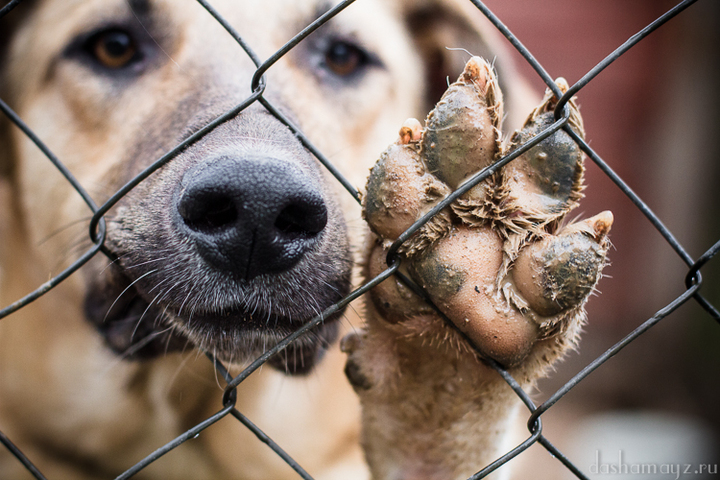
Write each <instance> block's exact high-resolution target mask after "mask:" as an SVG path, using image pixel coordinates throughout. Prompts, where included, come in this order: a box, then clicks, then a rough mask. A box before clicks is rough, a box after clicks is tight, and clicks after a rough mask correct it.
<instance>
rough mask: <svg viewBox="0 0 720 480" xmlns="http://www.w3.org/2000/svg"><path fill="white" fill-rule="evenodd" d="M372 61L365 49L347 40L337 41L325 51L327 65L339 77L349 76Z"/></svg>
mask: <svg viewBox="0 0 720 480" xmlns="http://www.w3.org/2000/svg"><path fill="white" fill-rule="evenodd" d="M368 63H370V59H369V57H368V54H367V53H365V51H364V50H363V49H362V48H360V47H358V46H357V45H353V44H352V43H349V42H345V41H335V42H333V43H332V44H330V46H329V47H328V49H327V51H326V52H325V65H326V66H327V68H328V69H329V70H330V71H331V72H333V73H334V74H335V75H337V76H339V77H348V76H350V75H352V74H354V73H356V72H358V71H360V70H361V69H362V68H363V67H365V66H366V65H368Z"/></svg>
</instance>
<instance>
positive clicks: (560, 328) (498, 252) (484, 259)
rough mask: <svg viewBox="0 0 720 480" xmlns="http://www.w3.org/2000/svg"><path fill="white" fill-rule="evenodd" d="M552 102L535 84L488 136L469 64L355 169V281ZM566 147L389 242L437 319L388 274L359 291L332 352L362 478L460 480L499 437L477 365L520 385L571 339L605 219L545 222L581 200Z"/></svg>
mask: <svg viewBox="0 0 720 480" xmlns="http://www.w3.org/2000/svg"><path fill="white" fill-rule="evenodd" d="M558 86H559V88H560V89H561V90H563V89H566V88H567V86H566V84H565V83H564V81H558ZM556 104H557V99H556V98H555V97H554V96H553V95H552V93H548V94H547V95H546V97H545V99H544V100H543V102H542V104H541V105H540V106H538V107H537V108H536V109H535V110H534V111H533V112H532V113H531V115H530V117H529V118H528V120H527V122H526V124H525V126H524V128H523V129H522V130H520V131H519V132H516V134H515V136H514V137H513V139H512V143H511V145H510V146H508V147H503V146H502V145H501V142H500V126H499V123H500V119H501V118H502V98H501V93H500V91H499V88H498V86H497V81H496V78H495V75H494V72H493V71H492V70H491V68H490V67H489V66H488V64H487V63H486V62H484V61H483V60H482V59H479V58H473V59H471V60H470V61H469V62H468V64H467V66H466V68H465V71H464V72H463V74H462V75H461V77H460V79H459V80H458V82H456V83H455V84H453V85H451V86H450V87H449V89H448V91H447V92H446V94H445V95H444V96H443V98H442V99H441V101H440V102H439V103H438V105H437V106H436V108H435V109H434V110H433V112H431V113H430V115H429V116H428V119H427V121H426V127H425V129H424V130H423V128H422V127H421V126H420V123H419V122H417V121H414V120H410V121H408V122H406V124H405V125H404V126H403V128H402V129H401V131H400V139H399V140H398V141H397V142H396V143H395V144H394V145H392V146H390V147H389V148H388V150H387V151H386V152H385V153H384V154H383V155H382V157H381V159H380V161H379V162H378V164H377V165H376V166H375V168H374V169H373V170H372V172H371V175H370V179H369V181H368V187H367V193H366V196H365V200H364V212H365V216H366V219H367V220H368V223H369V224H370V227H371V229H372V230H373V231H374V233H375V235H376V236H373V239H372V240H371V241H370V242H369V243H370V245H369V246H368V257H367V258H368V260H367V264H366V266H365V268H366V275H367V277H368V278H372V277H374V276H375V275H377V274H378V273H380V272H382V271H383V270H385V269H386V268H387V265H386V258H385V257H386V255H387V252H388V251H389V246H390V245H391V244H392V242H393V241H394V240H396V238H397V237H398V235H400V234H401V233H402V232H403V231H405V230H406V229H407V228H408V227H410V225H412V224H413V223H414V222H415V221H416V220H417V219H418V218H420V217H421V216H422V215H423V214H424V213H426V212H427V211H429V210H430V209H431V208H432V207H433V206H434V205H437V204H438V203H439V202H440V201H441V200H442V199H443V198H444V197H446V196H447V195H448V194H449V192H450V191H451V190H453V189H456V188H458V186H460V185H462V184H463V182H465V181H466V180H467V179H468V178H470V177H471V176H472V175H473V174H474V173H475V172H476V171H478V170H480V169H481V168H483V167H485V166H487V165H490V164H491V163H492V162H493V161H495V160H497V159H499V158H501V157H503V156H504V155H506V154H507V153H509V152H512V151H514V150H515V149H518V148H520V146H521V145H522V144H523V143H525V142H526V141H528V140H529V139H530V138H532V137H533V136H535V135H536V134H538V133H540V132H542V131H543V130H544V129H545V128H546V127H548V126H549V125H551V124H552V123H553V122H554V118H553V113H552V111H553V109H554V107H555V105H556ZM568 108H569V109H570V118H569V121H568V125H569V126H570V127H571V128H572V129H573V131H574V132H575V133H577V134H578V135H581V136H582V135H584V132H583V127H582V120H581V119H580V116H579V112H578V109H577V106H576V105H575V102H574V101H571V102H569V104H568ZM582 157H583V154H582V152H581V151H580V149H579V148H578V147H577V145H576V144H575V142H574V141H573V140H572V139H571V137H570V136H569V135H568V134H567V133H566V132H564V131H562V130H559V131H557V132H556V133H554V134H552V135H551V136H549V137H548V138H546V139H545V140H543V141H542V142H541V143H539V144H538V145H537V146H535V147H533V148H532V149H530V150H529V151H527V152H525V153H523V154H522V155H520V156H519V157H518V158H517V159H516V160H515V161H513V162H511V163H510V164H508V165H507V166H505V167H504V168H503V169H502V170H501V171H499V172H496V173H494V174H493V175H492V176H490V177H488V178H487V179H485V180H484V181H482V182H480V183H478V184H477V185H476V186H475V187H473V188H472V189H470V190H469V191H467V193H465V194H464V195H462V196H461V197H459V198H458V199H457V200H455V201H454V202H453V203H452V204H451V205H450V206H448V207H446V208H445V209H443V210H442V211H441V212H440V213H439V214H438V215H436V216H435V217H434V218H433V219H432V220H431V221H430V222H428V223H427V224H425V226H423V227H422V228H420V229H419V230H418V231H417V232H416V233H415V234H414V235H413V236H412V237H411V238H410V239H409V240H408V241H406V242H404V243H403V245H402V247H401V248H400V250H399V260H400V261H401V262H402V263H401V265H402V266H401V267H400V271H401V272H403V273H405V274H406V275H407V276H409V277H411V278H412V279H413V280H414V281H415V282H416V283H417V284H419V285H420V286H421V287H422V288H423V289H424V290H425V291H426V292H427V295H428V296H429V298H430V299H431V300H432V302H433V303H434V304H435V305H436V306H437V307H438V308H439V310H440V311H442V313H443V314H444V315H445V316H446V317H447V320H443V319H442V317H441V316H440V315H439V314H438V313H437V312H436V311H435V310H434V309H433V308H431V307H430V306H428V304H427V303H425V302H424V301H423V300H421V299H420V297H418V296H417V295H416V294H415V293H414V292H413V291H412V290H411V289H409V288H408V287H407V286H405V285H404V284H403V283H402V282H401V281H399V280H398V279H397V278H396V277H390V278H388V279H387V280H385V281H384V282H383V283H381V284H380V285H379V286H378V287H376V288H375V289H374V290H373V291H371V292H370V294H369V297H370V301H368V305H367V309H368V315H367V324H366V326H365V328H364V329H363V330H362V331H361V332H359V333H356V334H352V335H351V336H348V337H346V338H345V339H344V341H343V345H342V347H343V349H344V351H345V352H347V353H348V355H349V357H348V362H347V366H346V374H347V376H348V378H349V380H350V382H351V383H352V384H353V386H354V388H355V390H356V392H357V393H358V395H359V397H360V400H361V402H362V406H363V429H364V430H363V445H364V448H365V451H366V455H367V459H368V462H369V464H370V467H371V469H372V472H373V476H374V478H375V479H376V480H380V479H383V480H386V479H388V480H389V479H392V480H436V479H437V480H440V479H444V480H447V479H464V478H468V477H470V476H471V475H473V474H474V473H476V472H477V471H479V470H481V469H482V468H483V467H485V466H486V465H488V464H489V463H490V462H492V461H493V460H495V459H496V458H498V457H499V456H500V455H502V454H503V453H504V452H505V451H507V450H509V448H511V447H512V445H511V444H509V443H508V441H509V438H508V431H509V429H510V424H511V423H512V422H513V417H514V415H513V413H514V411H515V410H516V409H517V407H518V406H519V399H518V397H517V395H516V394H515V393H514V392H513V391H512V389H511V388H510V387H509V386H508V385H507V384H506V382H505V381H504V380H503V379H502V378H501V376H500V375H499V374H498V373H497V372H496V371H495V370H494V369H493V368H491V367H490V366H488V365H487V364H486V363H485V361H484V360H486V359H492V360H493V361H496V362H498V363H499V364H501V365H502V366H504V367H505V368H507V369H508V370H509V372H510V373H511V374H512V375H513V376H514V378H515V379H516V380H517V381H518V382H519V383H520V384H521V385H522V386H523V387H524V388H531V387H532V385H533V383H534V382H535V380H536V379H538V378H539V377H541V376H542V375H544V374H545V373H546V372H547V371H548V370H549V368H550V366H551V365H552V364H553V362H554V361H556V360H557V359H558V358H560V357H561V356H562V355H563V354H564V353H565V352H566V351H567V350H568V349H571V348H573V347H574V346H575V345H576V342H577V337H578V333H579V330H580V327H581V325H582V323H583V321H584V319H585V313H584V308H583V306H584V304H585V301H586V299H587V297H588V295H589V294H590V293H591V292H592V291H593V289H594V286H595V284H596V282H597V280H598V279H599V277H600V271H601V269H602V267H603V266H604V264H605V254H606V252H607V248H608V244H609V242H608V240H607V233H608V231H609V229H610V226H611V224H612V215H611V214H610V212H603V213H601V214H599V215H597V216H595V217H593V218H590V219H587V220H584V221H581V222H578V223H570V224H568V225H564V226H563V225H562V224H561V222H562V219H563V217H564V216H565V214H566V213H567V212H568V211H569V210H571V209H572V208H574V207H575V206H577V203H578V200H579V199H580V197H581V194H580V191H581V190H582V176H583V175H582V174H583V165H582V160H583V158H582ZM504 470H506V469H504Z"/></svg>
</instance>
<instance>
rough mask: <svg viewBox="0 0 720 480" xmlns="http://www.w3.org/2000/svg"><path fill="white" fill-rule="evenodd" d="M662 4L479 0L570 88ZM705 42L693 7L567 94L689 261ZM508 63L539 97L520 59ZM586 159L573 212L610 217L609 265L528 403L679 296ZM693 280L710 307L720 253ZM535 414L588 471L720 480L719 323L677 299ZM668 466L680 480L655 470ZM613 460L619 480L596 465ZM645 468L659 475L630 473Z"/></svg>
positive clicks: (719, 225) (717, 162) (712, 85)
mask: <svg viewBox="0 0 720 480" xmlns="http://www.w3.org/2000/svg"><path fill="white" fill-rule="evenodd" d="M676 3H677V2H670V1H665V0H594V1H592V2H577V1H574V0H551V1H550V0H548V1H543V2H538V1H535V0H514V1H512V2H507V1H505V0H487V1H486V2H485V4H486V5H487V6H488V7H489V8H490V9H491V10H492V11H493V12H494V13H495V14H496V15H497V16H498V17H499V18H500V19H501V20H502V21H503V22H504V23H505V24H506V25H507V26H508V27H509V28H510V30H511V31H512V32H513V33H514V34H515V35H516V36H517V37H518V38H519V39H520V41H521V42H523V44H524V45H525V46H526V47H527V48H528V49H529V50H530V51H531V52H532V53H533V55H534V56H535V57H536V58H537V59H538V60H539V61H540V63H541V64H542V65H543V66H544V67H545V69H546V70H547V71H548V72H549V73H550V75H551V76H552V77H553V78H555V77H558V76H563V77H565V78H566V79H567V80H568V82H569V83H570V85H572V84H573V83H574V82H576V81H577V80H579V79H580V78H581V77H582V76H583V75H584V74H585V73H587V71H588V70H590V69H591V68H592V67H593V66H595V65H596V64H597V63H598V62H600V61H601V60H602V59H603V58H605V57H606V56H607V55H608V54H609V53H611V52H612V51H613V50H614V49H616V48H617V47H618V46H620V45H621V44H622V43H623V42H624V41H626V40H627V39H628V38H629V37H630V36H632V35H633V34H635V33H637V32H638V31H640V30H641V29H642V28H644V27H645V26H646V25H648V24H649V23H651V22H652V21H653V20H654V19H656V18H657V17H659V16H660V15H662V14H663V13H664V12H666V11H667V10H669V9H670V8H672V7H673V6H674V5H675V4H676ZM718 47H720V2H717V1H715V0H700V1H698V2H696V3H695V4H693V5H692V6H690V7H689V8H688V9H686V10H685V11H684V12H682V13H681V14H680V15H679V16H678V17H676V18H675V19H673V20H671V21H670V22H668V23H667V24H665V25H664V26H662V27H660V29H659V30H657V31H656V32H654V33H653V34H651V35H650V36H649V37H647V38H646V39H644V40H643V41H642V42H640V44H639V45H637V46H636V47H634V48H633V49H631V50H630V51H629V52H628V53H626V54H625V55H623V56H622V57H621V58H620V59H619V60H617V61H616V62H615V63H614V64H612V65H611V66H610V67H608V68H607V69H606V70H604V71H603V72H602V73H601V74H600V75H599V76H598V77H596V78H595V79H594V80H593V81H592V82H590V84H589V85H587V86H586V87H585V88H584V89H582V90H581V91H580V93H579V94H578V98H579V103H580V106H581V112H582V114H583V117H584V120H585V128H586V131H587V137H588V139H589V143H590V146H591V147H592V148H593V149H594V150H595V151H596V152H597V153H598V154H599V155H600V156H601V157H602V158H603V160H605V161H606V162H607V163H608V164H609V165H610V167H611V168H612V169H613V170H615V172H617V173H618V174H619V175H620V176H621V177H622V178H623V180H624V181H625V182H626V183H627V184H628V185H629V186H630V187H631V188H632V189H633V190H634V191H635V192H636V193H637V194H638V195H639V196H640V197H641V198H642V199H643V200H644V201H645V202H646V203H647V204H648V206H649V207H650V208H651V209H652V210H653V211H654V212H655V213H656V214H657V215H658V216H659V218H660V219H661V221H662V222H663V223H664V224H665V225H666V226H667V227H668V228H669V229H670V231H671V232H672V233H673V234H674V235H675V237H676V238H677V240H678V241H679V242H680V243H681V245H682V246H683V247H684V248H685V249H686V251H687V252H688V253H689V254H690V255H691V256H692V257H693V258H695V259H697V258H698V257H699V256H700V255H702V253H704V252H705V251H706V250H708V249H709V248H710V247H712V245H713V244H714V243H715V242H717V241H718V240H720V208H719V207H720V181H719V180H720V91H719V89H720V55H719V54H718ZM517 63H518V67H519V69H520V70H521V71H522V72H523V73H524V74H525V75H526V76H527V77H528V78H529V79H530V81H531V83H532V85H533V86H535V87H536V88H537V90H538V91H541V90H542V89H544V85H543V83H542V82H541V81H540V79H539V78H538V77H537V75H536V74H535V73H534V71H533V70H532V69H531V68H530V67H529V66H528V65H527V64H525V63H524V60H523V59H522V58H521V57H519V55H518V59H517ZM586 165H587V170H588V171H587V184H588V188H587V190H586V194H587V196H586V199H585V200H584V201H583V203H582V204H581V207H580V209H578V213H582V214H583V215H585V216H590V215H593V214H595V213H597V212H599V211H602V210H606V209H610V210H612V211H613V213H614V214H615V225H614V226H613V230H612V232H611V239H612V241H613V244H614V249H613V250H612V251H611V254H610V260H611V265H610V266H608V267H607V268H606V270H605V274H606V278H604V279H603V280H602V281H601V283H600V285H599V287H600V290H601V292H602V294H601V295H600V297H599V298H593V299H591V300H590V303H589V305H588V311H589V318H590V321H589V324H588V325H587V328H586V331H585V334H584V336H583V339H582V343H581V347H580V350H579V352H578V353H576V354H573V355H571V356H570V357H569V358H568V359H567V360H566V361H565V362H563V363H562V364H561V365H560V366H559V367H558V371H557V372H556V373H555V374H553V375H552V377H551V378H550V379H547V380H545V381H543V382H542V383H541V384H540V387H539V393H538V394H537V395H535V400H536V401H537V403H540V402H542V401H543V400H544V399H546V398H547V397H548V396H549V395H551V394H552V393H553V392H555V391H556V390H557V389H558V388H560V387H562V385H563V384H564V383H565V382H567V381H568V380H569V379H570V378H572V377H573V376H574V375H575V374H576V373H577V372H579V371H580V370H581V369H582V368H583V367H584V366H586V365H587V364H588V363H590V362H591V361H592V360H593V359H595V358H596V357H597V356H599V355H601V354H602V353H603V352H604V351H605V350H606V349H608V348H609V347H611V346H612V345H613V344H615V343H616V342H617V341H619V340H621V339H622V338H623V337H624V336H626V335H627V334H629V333H630V332H631V331H633V330H634V329H635V328H636V327H637V326H639V325H640V324H641V323H643V322H644V321H645V320H647V319H649V318H650V317H652V316H653V315H654V314H655V313H656V312H657V311H658V310H660V309H662V308H663V307H665V306H666V305H668V304H669V303H671V302H672V301H673V300H674V299H675V298H677V297H678V296H679V295H680V294H681V293H682V292H683V291H684V290H685V285H684V278H685V275H686V274H687V271H688V267H687V266H686V265H685V264H684V263H683V262H682V260H681V259H680V257H679V256H678V255H677V254H676V253H675V252H674V251H673V250H672V248H671V247H670V246H669V245H668V244H667V242H666V241H665V240H664V239H663V237H662V236H661V235H660V234H659V233H658V232H657V231H656V230H655V229H654V227H653V226H652V225H651V223H650V222H649V221H648V220H647V219H646V218H645V217H644V216H643V215H642V214H641V213H640V211H639V210H638V209H637V208H636V207H635V206H634V205H633V204H632V203H631V202H630V201H629V200H628V198H627V197H626V196H625V195H624V194H623V193H622V192H621V191H620V190H619V188H618V187H617V186H616V185H615V184H614V183H612V182H611V181H610V180H609V179H608V178H607V177H606V176H605V174H604V173H602V172H601V171H600V170H599V168H598V167H597V166H595V164H593V163H592V162H587V164H586ZM701 272H702V275H703V286H702V288H701V290H700V291H701V293H702V294H703V295H704V296H705V297H706V298H707V299H708V300H709V301H710V302H711V303H713V304H714V305H715V306H716V307H720V256H718V257H716V258H714V259H713V260H711V261H710V262H709V263H708V264H707V265H706V266H705V267H704V268H703V269H702V271H701ZM542 419H543V424H544V430H543V432H544V434H545V435H546V437H547V438H548V439H549V440H550V441H551V442H552V443H554V444H556V446H558V447H559V448H560V449H561V451H563V452H565V453H567V454H568V456H569V457H570V459H571V460H573V461H574V462H575V463H576V464H577V465H578V467H580V469H581V470H583V471H584V472H585V473H586V474H588V475H589V476H590V477H591V478H611V479H614V480H617V479H624V478H633V479H638V478H689V477H690V476H692V477H693V478H698V479H699V478H720V474H718V470H717V469H718V467H717V464H718V463H720V447H719V446H718V445H719V443H718V438H719V437H720V323H718V322H717V321H715V320H714V319H713V318H712V317H711V316H710V315H708V314H707V313H706V312H705V311H704V310H703V309H701V308H700V307H699V306H698V305H697V304H696V303H695V302H694V301H690V302H688V303H687V304H686V305H684V306H682V307H681V308H679V309H678V310H677V311H675V312H674V313H673V314H671V315H670V316H669V317H667V318H665V319H664V320H662V321H661V322H660V323H659V324H658V325H656V326H655V327H653V328H652V329H651V330H650V331H648V332H647V333H645V334H644V335H643V336H641V337H640V338H639V339H637V340H636V341H635V342H633V343H632V344H630V345H629V346H628V347H627V348H625V349H624V350H623V351H621V352H620V353H619V354H618V355H617V356H615V357H614V358H612V359H610V360H609V361H608V362H607V363H605V364H604V365H602V366H601V367H600V368H599V369H598V370H597V371H595V372H594V373H593V374H592V375H590V377H588V378H587V379H585V380H584V381H583V382H581V383H580V384H579V385H578V386H577V387H576V388H574V389H573V390H572V391H571V392H570V393H568V394H567V395H566V396H565V397H563V399H561V400H560V401H559V402H558V403H557V404H556V405H555V406H554V407H553V408H551V409H550V410H549V411H548V412H547V413H546V414H545V415H543V417H542ZM525 436H527V430H525ZM513 463H514V464H516V466H518V464H523V465H525V466H526V468H527V466H528V465H529V466H530V467H529V468H530V469H531V470H526V472H527V473H526V475H525V476H523V475H519V476H518V478H533V479H545V478H547V479H558V478H576V477H574V476H573V475H572V474H569V473H568V472H567V470H566V469H565V468H564V467H562V466H561V464H560V463H559V462H558V461H557V460H555V459H553V458H551V456H550V455H549V454H548V453H547V451H546V450H545V449H544V448H542V447H541V446H539V445H534V446H533V447H532V448H531V449H530V450H529V451H528V452H527V453H526V454H523V455H521V456H520V457H519V458H518V459H517V460H515V461H514V462H513ZM671 463H673V464H680V465H681V466H683V467H684V466H685V465H691V471H688V472H687V473H686V474H685V475H683V474H682V472H680V473H679V474H678V475H676V474H675V473H673V472H670V471H669V470H670V469H669V467H668V466H666V467H664V468H663V470H664V471H663V472H661V471H660V469H661V468H662V467H663V465H665V464H668V465H669V464H671ZM702 463H705V464H710V465H709V468H708V469H709V470H710V474H708V472H707V470H708V469H705V470H704V473H703V472H701V471H700V470H702V467H700V465H701V464H702ZM621 464H625V465H627V468H626V470H627V472H623V471H618V472H615V473H613V472H611V471H610V466H611V465H616V466H617V465H621ZM643 464H648V465H649V464H655V465H656V466H657V467H658V471H657V472H656V474H651V475H642V474H641V473H642V472H640V471H639V466H640V465H643ZM713 465H714V473H713V468H712V467H713ZM603 467H604V469H603ZM633 467H637V468H635V470H633ZM683 469H684V468H683ZM621 470H622V469H621ZM665 471H667V472H665ZM530 472H531V473H530ZM691 473H692V475H689V474H691Z"/></svg>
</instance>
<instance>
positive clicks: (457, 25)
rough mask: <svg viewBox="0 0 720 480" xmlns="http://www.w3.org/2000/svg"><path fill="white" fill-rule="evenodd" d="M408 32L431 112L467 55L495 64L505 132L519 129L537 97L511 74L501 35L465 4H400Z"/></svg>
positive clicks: (437, 0)
mask: <svg viewBox="0 0 720 480" xmlns="http://www.w3.org/2000/svg"><path fill="white" fill-rule="evenodd" d="M402 3H403V5H402V8H403V10H404V12H405V18H406V21H407V25H408V28H409V30H410V31H411V32H412V34H413V37H414V38H415V41H416V43H417V47H418V49H419V51H420V52H421V54H422V56H423V58H424V60H425V72H426V77H427V105H426V111H429V110H430V109H431V108H432V107H433V106H434V104H435V103H436V102H437V101H438V100H439V99H440V97H441V96H442V94H443V92H444V91H445V90H446V89H447V86H448V82H450V83H452V82H454V81H455V80H456V79H457V77H458V75H459V74H460V72H462V70H463V67H464V65H465V62H466V61H467V60H468V59H469V58H470V55H469V54H472V55H479V56H481V57H483V58H485V59H486V60H488V61H489V62H491V63H493V65H494V67H495V69H496V70H497V72H498V80H499V82H500V88H501V89H502V91H503V94H504V99H505V114H506V118H505V124H506V128H508V127H509V128H511V129H512V128H520V126H521V125H522V123H523V121H524V120H525V117H526V115H527V114H528V113H529V112H530V111H531V110H532V108H533V106H534V105H536V104H537V101H538V99H539V95H537V94H536V93H535V92H533V91H532V90H531V89H530V87H529V85H528V84H527V82H526V81H525V79H523V78H522V77H521V76H520V75H519V74H518V73H517V71H516V70H515V67H514V65H513V62H512V60H511V59H510V55H509V54H508V50H507V47H506V45H505V44H504V42H503V40H502V38H501V35H500V33H499V32H498V31H497V29H496V28H495V27H494V26H493V25H492V23H490V21H489V20H488V19H487V18H485V16H484V15H483V14H482V13H481V12H480V11H479V10H478V9H477V8H475V6H474V5H472V4H471V3H470V2H469V1H468V0H425V1H422V0H421V1H418V0H403V2H402ZM506 131H509V130H506Z"/></svg>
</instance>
